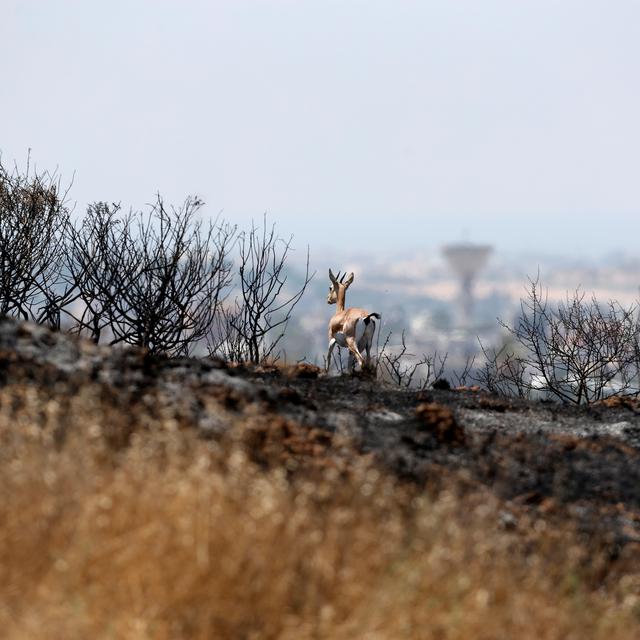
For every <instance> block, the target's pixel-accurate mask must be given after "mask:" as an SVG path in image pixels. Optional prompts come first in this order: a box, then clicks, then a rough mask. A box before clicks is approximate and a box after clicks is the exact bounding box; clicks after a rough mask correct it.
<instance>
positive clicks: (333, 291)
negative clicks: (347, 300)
mask: <svg viewBox="0 0 640 640" xmlns="http://www.w3.org/2000/svg"><path fill="white" fill-rule="evenodd" d="M346 275H347V274H346V273H343V274H342V278H340V272H339V271H338V275H337V276H334V275H333V272H332V271H331V269H329V280H331V285H330V286H329V295H328V296H327V304H336V303H337V302H338V297H339V294H340V291H342V292H345V291H346V290H347V289H348V288H349V285H350V284H351V283H352V282H353V278H354V275H353V272H351V273H350V274H349V275H348V277H347V279H346V280H345V276H346ZM338 278H340V279H338ZM342 300H343V302H344V293H343V294H342Z"/></svg>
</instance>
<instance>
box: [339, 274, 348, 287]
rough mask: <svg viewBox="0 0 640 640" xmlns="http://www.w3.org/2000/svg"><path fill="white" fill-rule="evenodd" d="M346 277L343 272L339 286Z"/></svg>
mask: <svg viewBox="0 0 640 640" xmlns="http://www.w3.org/2000/svg"><path fill="white" fill-rule="evenodd" d="M346 275H347V272H346V271H345V272H344V273H343V274H342V278H340V284H342V281H343V280H344V277H345V276H346Z"/></svg>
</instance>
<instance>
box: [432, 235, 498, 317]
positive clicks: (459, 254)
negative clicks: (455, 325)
mask: <svg viewBox="0 0 640 640" xmlns="http://www.w3.org/2000/svg"><path fill="white" fill-rule="evenodd" d="M492 251H493V247H491V246H489V245H483V244H473V243H470V242H463V243H459V244H450V245H447V246H445V247H443V248H442V253H443V255H444V257H445V258H446V260H447V262H448V263H449V265H450V266H451V268H452V269H453V270H454V272H455V274H456V275H457V276H458V278H460V316H461V317H460V326H461V327H462V328H468V327H469V326H470V325H471V323H472V318H473V302H474V299H473V284H474V281H475V279H476V276H477V275H478V273H479V272H480V270H481V269H482V268H483V267H484V266H485V265H486V264H487V261H488V260H489V256H490V255H491V252H492Z"/></svg>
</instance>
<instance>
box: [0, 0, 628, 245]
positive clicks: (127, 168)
mask: <svg viewBox="0 0 640 640" xmlns="http://www.w3.org/2000/svg"><path fill="white" fill-rule="evenodd" d="M2 15H3V19H2V22H1V23H0V54H1V55H0V61H1V62H0V65H1V70H2V77H3V83H2V86H1V88H0V117H1V122H2V124H3V126H2V136H1V138H0V152H1V153H2V159H3V162H4V163H5V165H6V164H7V163H13V162H14V160H15V161H17V162H18V163H19V164H23V163H24V161H25V160H26V156H27V152H28V149H31V150H32V151H31V154H32V159H33V160H34V161H35V162H36V164H37V166H38V167H40V168H42V169H51V168H54V167H56V166H57V167H59V171H60V173H61V175H62V176H63V177H64V178H70V177H71V175H72V174H73V173H74V172H75V179H74V185H73V188H72V192H71V198H72V200H74V201H76V202H77V205H76V207H77V209H78V210H80V211H82V210H83V209H84V208H85V207H86V204H87V203H88V202H92V201H95V200H108V201H120V202H122V203H123V205H124V206H126V207H129V206H134V207H136V208H139V207H141V206H143V205H144V203H146V202H149V201H150V200H151V199H152V197H153V194H154V193H155V192H156V191H158V190H159V191H161V192H162V193H163V194H164V196H165V197H166V199H167V200H169V201H174V202H178V201H180V200H181V199H182V198H183V197H184V196H185V195H187V194H190V193H197V194H199V195H201V196H202V197H203V198H204V199H205V201H206V202H207V211H208V212H209V213H210V214H211V215H215V214H216V213H217V212H218V211H220V210H222V211H223V213H224V215H225V216H226V217H227V218H229V219H231V220H233V221H236V222H239V223H240V224H247V222H248V221H249V220H250V219H251V218H254V219H256V220H260V219H261V216H262V213H263V212H264V211H267V212H268V213H269V216H270V219H271V220H274V221H276V222H277V223H278V225H279V228H280V229H281V231H282V233H283V234H285V235H286V234H288V233H293V234H294V235H295V237H296V244H298V245H305V244H310V245H311V247H312V249H314V248H316V249H317V248H321V247H329V246H331V247H335V248H337V249H340V250H346V249H349V248H350V247H353V246H354V245H356V244H357V246H358V248H359V249H364V250H372V251H381V250H385V249H391V250H398V249H413V248H420V247H433V246H435V245H439V244H442V243H443V242H446V241H449V240H460V239H468V240H474V241H478V242H491V243H493V244H495V245H498V246H502V247H507V248H509V249H512V250H527V251H540V252H542V253H545V252H547V253H548V252H568V253H571V254H578V255H582V254H584V253H593V254H603V253H607V252H612V251H615V250H618V249H622V250H627V251H637V245H638V237H640V180H639V179H638V154H639V151H638V150H639V149H640V118H639V117H638V114H639V113H640V83H639V82H638V81H637V78H638V77H640V3H637V2H634V1H632V0H618V1H617V2H616V3H607V2H604V1H598V0H581V1H578V0H563V2H562V3H558V2H555V1H553V0H539V1H538V2H535V3H534V2H526V3H525V2H513V0H486V1H485V2H482V3H479V2H477V1H475V0H460V1H459V2H455V3H453V2H450V1H448V0H442V1H439V2H418V1H415V2H413V1H411V2H410V1H396V0H394V1H393V2H391V1H387V2H379V1H368V2H363V1H360V0H357V1H355V0H354V1H352V2H348V3H345V2H337V1H334V0H328V1H323V2H305V1H299V2H294V1H293V0H280V1H276V0H253V1H249V0H221V1H216V2H207V1H205V0H202V1H191V2H189V3H181V2H177V1H176V0H173V1H170V0H154V1H150V0H146V1H140V2H135V3H132V2H124V1H122V0H118V1H114V2H110V3H100V4H98V3H87V2H81V1H78V0H59V1H57V2H47V3H44V2H36V1H34V0H27V1H25V0H2Z"/></svg>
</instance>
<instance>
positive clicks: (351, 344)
mask: <svg viewBox="0 0 640 640" xmlns="http://www.w3.org/2000/svg"><path fill="white" fill-rule="evenodd" d="M347 347H348V349H349V353H350V354H353V355H354V356H355V358H356V360H357V361H358V364H359V365H360V368H362V367H363V365H364V358H363V357H362V354H361V353H360V352H359V351H358V345H357V344H356V339H355V338H354V337H353V336H350V337H348V338H347Z"/></svg>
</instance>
